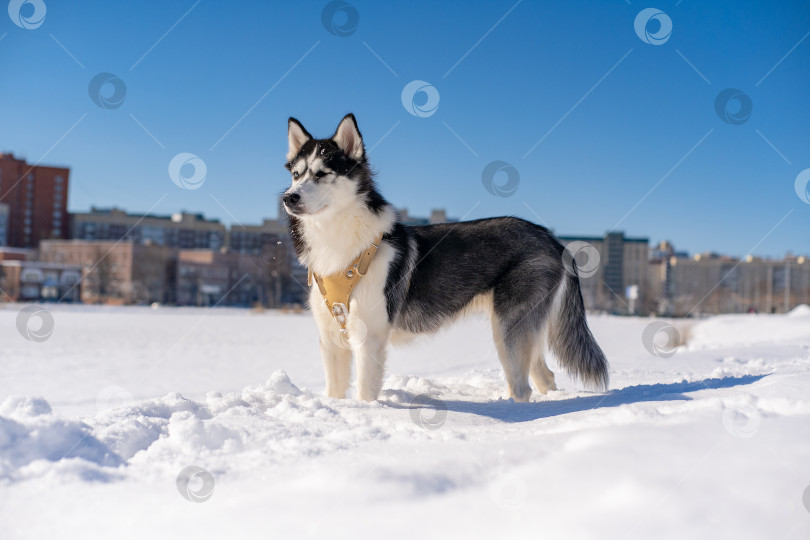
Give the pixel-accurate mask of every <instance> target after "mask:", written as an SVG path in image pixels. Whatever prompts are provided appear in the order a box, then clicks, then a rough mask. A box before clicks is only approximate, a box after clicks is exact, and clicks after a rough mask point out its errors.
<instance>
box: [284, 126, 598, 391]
mask: <svg viewBox="0 0 810 540" xmlns="http://www.w3.org/2000/svg"><path fill="white" fill-rule="evenodd" d="M287 136H288V140H289V150H288V152H287V163H286V168H287V169H288V170H289V171H290V173H291V174H292V186H290V188H289V189H288V190H287V191H286V192H285V193H284V197H283V203H284V208H285V209H286V211H287V213H288V214H289V223H290V232H291V235H292V239H293V242H294V245H295V249H296V252H297V254H298V258H299V259H300V261H301V263H302V264H304V265H306V266H307V268H309V270H310V272H312V273H314V275H316V276H332V275H340V274H341V273H342V272H343V273H345V272H346V271H347V270H348V269H349V267H350V265H351V264H352V261H355V260H357V258H358V257H359V256H360V255H361V254H362V253H363V252H364V251H366V250H368V249H369V247H370V246H372V244H374V245H375V246H377V250H376V254H375V255H373V258H372V259H371V262H370V264H369V265H368V267H367V271H366V273H365V274H364V277H363V278H362V280H361V281H359V282H358V283H357V285H356V287H355V288H354V290H353V291H352V292H351V293H350V301H349V302H348V306H347V307H348V315H347V317H346V319H345V321H344V323H345V330H344V333H343V334H341V326H342V325H341V324H340V323H339V322H338V320H337V319H336V318H335V317H334V316H333V314H332V312H330V310H329V308H328V307H327V304H326V303H325V302H324V299H325V297H322V294H321V291H320V289H319V286H318V285H316V284H311V286H310V295H309V296H310V297H309V303H310V307H311V309H312V312H313V314H314V316H315V320H316V323H317V325H318V330H319V333H320V348H321V356H322V360H323V366H324V370H325V371H326V393H327V394H328V395H329V396H330V397H333V398H344V397H346V391H347V390H348V388H349V384H350V375H351V361H352V353H354V357H355V363H356V371H357V395H358V397H359V398H360V399H362V400H367V401H372V400H375V399H377V397H378V396H379V394H380V390H381V389H382V382H383V375H384V370H385V358H386V347H387V345H388V342H389V340H392V341H396V340H397V338H398V337H408V336H410V335H413V334H424V333H432V332H436V331H437V330H438V329H439V328H441V327H442V326H444V325H446V324H447V323H450V322H452V321H454V320H455V319H457V318H458V317H459V315H461V314H464V313H467V312H470V311H473V310H484V311H485V312H486V313H488V314H489V316H490V317H491V320H492V333H493V337H494V340H495V346H496V348H497V351H498V356H499V357H500V361H501V364H502V365H503V370H504V373H505V375H506V381H507V383H508V385H509V395H510V396H511V397H512V398H513V399H514V400H515V401H527V400H528V399H529V397H530V396H531V393H532V389H531V387H530V386H529V376H531V378H532V380H533V381H534V384H535V386H536V387H537V390H538V391H539V392H540V393H541V394H545V393H547V392H548V391H549V390H555V389H556V385H555V382H554V374H553V373H552V372H551V370H549V368H548V366H547V365H546V362H545V358H544V355H545V354H546V350H547V349H548V350H549V351H551V352H552V353H553V354H554V355H555V356H556V358H557V360H558V361H559V364H560V365H561V366H562V367H563V368H565V369H566V370H567V371H568V372H569V373H571V374H573V375H575V376H578V377H579V378H580V379H581V380H582V381H583V382H584V383H586V384H587V385H589V386H592V387H596V388H600V389H601V388H605V389H606V388H607V384H608V363H607V359H606V358H605V355H604V353H603V352H602V350H601V349H600V348H599V345H597V343H596V341H595V340H594V337H593V335H592V334H591V332H590V330H589V329H588V325H587V323H586V321H585V308H584V305H583V302H582V294H581V292H580V288H579V279H578V277H577V274H576V268H575V265H574V264H573V263H572V261H571V258H570V257H569V259H568V263H569V264H566V262H565V261H564V249H563V247H562V245H560V243H559V242H558V241H557V240H556V239H555V238H554V237H553V236H552V235H551V233H550V232H549V231H548V229H545V228H544V227H540V226H539V225H535V224H533V223H530V222H528V221H524V220H522V219H518V218H514V217H499V218H492V219H480V220H475V221H467V222H461V223H447V224H439V225H427V226H420V227H411V226H406V225H403V224H402V223H399V222H398V220H397V214H396V212H395V210H394V208H393V207H392V206H391V205H390V204H389V203H388V201H386V200H385V199H384V198H383V196H382V195H381V194H380V193H379V191H377V187H376V185H375V183H374V180H373V173H372V170H371V168H370V165H369V162H368V158H367V156H366V150H365V146H364V145H363V138H362V136H361V135H360V131H359V130H358V128H357V122H356V121H355V118H354V115H352V114H349V115H346V117H344V118H343V120H342V121H341V122H340V125H338V127H337V130H336V131H335V134H334V135H332V137H331V138H329V139H313V137H312V136H311V135H310V134H309V133H308V132H307V130H306V129H304V126H303V125H301V123H300V122H299V121H298V120H296V119H295V118H290V119H289V122H288V131H287ZM380 238H382V241H381V242H380V241H379V239H380ZM354 268H356V266H355V267H354ZM351 274H352V272H351V271H349V275H351Z"/></svg>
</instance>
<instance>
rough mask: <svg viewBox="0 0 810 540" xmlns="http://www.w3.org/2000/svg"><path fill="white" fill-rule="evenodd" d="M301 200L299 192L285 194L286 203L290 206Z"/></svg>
mask: <svg viewBox="0 0 810 540" xmlns="http://www.w3.org/2000/svg"><path fill="white" fill-rule="evenodd" d="M300 201H301V195H299V194H298V193H287V194H286V195H284V204H286V205H287V206H289V207H291V208H292V207H293V206H295V205H297V204H298V203H299V202H300Z"/></svg>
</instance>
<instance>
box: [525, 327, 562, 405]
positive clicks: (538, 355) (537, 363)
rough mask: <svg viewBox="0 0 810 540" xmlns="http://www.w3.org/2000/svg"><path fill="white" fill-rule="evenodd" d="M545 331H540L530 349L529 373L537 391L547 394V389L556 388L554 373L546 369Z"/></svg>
mask: <svg viewBox="0 0 810 540" xmlns="http://www.w3.org/2000/svg"><path fill="white" fill-rule="evenodd" d="M545 341H546V340H545V331H544V332H541V334H540V336H538V338H537V341H536V342H535V344H534V348H533V349H534V350H533V351H532V367H531V375H532V381H534V385H535V386H536V387H537V391H538V392H540V393H541V394H544V395H545V394H547V393H548V391H549V390H556V389H557V383H556V382H555V381H554V373H553V372H552V371H551V370H550V369H548V365H546V358H545V353H546V351H545Z"/></svg>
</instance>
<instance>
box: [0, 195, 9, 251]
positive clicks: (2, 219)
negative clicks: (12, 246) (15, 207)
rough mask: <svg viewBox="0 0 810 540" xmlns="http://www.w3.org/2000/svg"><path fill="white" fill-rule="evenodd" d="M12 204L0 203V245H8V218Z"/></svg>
mask: <svg viewBox="0 0 810 540" xmlns="http://www.w3.org/2000/svg"><path fill="white" fill-rule="evenodd" d="M10 208H11V207H10V206H9V205H7V204H6V203H0V247H3V246H7V245H8V218H9V211H10Z"/></svg>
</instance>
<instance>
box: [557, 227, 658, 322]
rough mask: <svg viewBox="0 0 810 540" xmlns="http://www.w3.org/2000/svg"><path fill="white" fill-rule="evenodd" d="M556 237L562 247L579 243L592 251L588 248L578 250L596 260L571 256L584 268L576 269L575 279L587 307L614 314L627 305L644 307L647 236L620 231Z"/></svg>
mask: <svg viewBox="0 0 810 540" xmlns="http://www.w3.org/2000/svg"><path fill="white" fill-rule="evenodd" d="M558 239H559V241H560V243H562V245H563V246H567V245H569V244H571V243H572V242H583V243H584V244H586V245H589V246H591V247H592V248H593V250H595V252H592V250H591V249H590V248H586V249H585V250H578V251H583V253H582V255H583V256H585V257H588V258H589V257H592V256H597V257H598V261H594V260H587V261H584V260H580V258H579V256H577V257H575V258H574V260H575V261H576V263H577V264H578V265H581V267H580V268H587V272H582V271H580V279H579V283H580V288H581V290H582V298H583V299H584V301H585V307H586V308H587V309H591V310H602V311H610V312H617V313H628V312H629V310H630V306H631V305H632V306H633V311H635V312H640V311H642V310H645V309H646V308H645V306H646V305H647V304H648V303H649V301H650V296H651V291H650V287H649V285H648V273H649V264H648V260H649V240H648V239H647V238H628V237H626V236H624V233H622V232H609V233H607V234H606V235H605V236H603V237H599V236H560V237H558ZM572 255H576V254H574V253H572ZM630 288H633V289H632V290H633V291H635V292H634V293H633V294H634V295H635V298H633V299H632V300H633V301H632V302H629V301H628V298H627V296H628V294H627V293H628V292H630Z"/></svg>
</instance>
